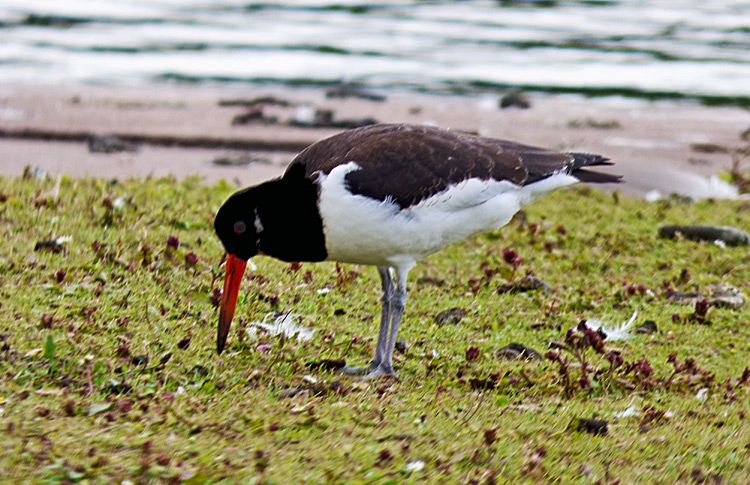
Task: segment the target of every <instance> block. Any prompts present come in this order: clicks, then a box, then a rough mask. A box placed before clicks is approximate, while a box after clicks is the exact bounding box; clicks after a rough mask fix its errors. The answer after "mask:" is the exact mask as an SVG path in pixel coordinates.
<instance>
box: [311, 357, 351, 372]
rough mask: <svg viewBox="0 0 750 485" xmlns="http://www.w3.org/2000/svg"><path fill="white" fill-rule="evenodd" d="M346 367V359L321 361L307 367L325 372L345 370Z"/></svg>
mask: <svg viewBox="0 0 750 485" xmlns="http://www.w3.org/2000/svg"><path fill="white" fill-rule="evenodd" d="M345 366H346V360H344V359H321V360H316V361H313V362H308V363H307V364H305V367H307V368H308V369H320V370H323V371H328V370H338V369H343V368H344V367H345Z"/></svg>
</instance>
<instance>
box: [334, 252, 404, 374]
mask: <svg viewBox="0 0 750 485" xmlns="http://www.w3.org/2000/svg"><path fill="white" fill-rule="evenodd" d="M378 274H379V275H380V283H381V289H382V295H381V297H380V304H381V312H380V330H379V331H378V344H377V347H375V354H374V355H373V357H372V361H371V362H370V365H368V366H365V367H349V366H346V367H344V369H343V370H342V372H344V374H365V373H368V372H372V371H374V370H375V369H377V368H378V367H379V366H380V363H381V362H382V361H383V356H384V355H385V351H386V348H387V347H388V326H389V324H390V315H391V299H392V298H393V294H394V287H393V278H392V277H391V268H389V267H388V266H378Z"/></svg>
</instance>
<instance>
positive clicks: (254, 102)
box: [219, 96, 292, 108]
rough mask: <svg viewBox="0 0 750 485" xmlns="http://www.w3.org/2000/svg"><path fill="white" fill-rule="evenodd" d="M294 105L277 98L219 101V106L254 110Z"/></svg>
mask: <svg viewBox="0 0 750 485" xmlns="http://www.w3.org/2000/svg"><path fill="white" fill-rule="evenodd" d="M291 104H292V103H290V102H289V101H287V100H285V99H280V98H277V97H276V96H260V97H257V98H253V99H224V100H221V101H219V106H243V107H246V108H253V107H256V106H259V105H260V106H281V107H287V106H291Z"/></svg>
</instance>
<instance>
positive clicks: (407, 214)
mask: <svg viewBox="0 0 750 485" xmlns="http://www.w3.org/2000/svg"><path fill="white" fill-rule="evenodd" d="M358 168H359V167H358V166H357V165H356V164H355V163H354V162H350V163H348V164H346V165H341V166H338V167H336V168H335V169H333V170H332V171H331V172H330V174H329V175H328V176H325V175H322V174H321V175H320V178H319V179H318V182H319V184H320V199H319V202H318V203H319V209H320V215H321V218H322V219H323V229H324V233H325V238H326V249H327V251H328V259H329V260H332V261H341V262H345V263H357V264H372V265H377V266H398V265H401V264H409V263H412V264H413V263H414V262H415V261H416V260H418V259H420V258H423V257H424V256H427V255H429V254H432V253H434V252H437V251H439V250H441V249H443V248H445V247H447V246H449V245H451V244H454V243H456V242H459V241H462V240H464V239H466V238H468V237H471V236H474V235H477V234H481V233H484V232H488V231H493V230H496V229H498V228H500V227H502V226H504V225H505V224H507V223H508V222H509V221H510V220H511V218H512V217H513V215H514V214H515V213H516V212H518V210H519V209H520V208H521V207H522V206H524V205H526V204H528V203H529V202H532V201H533V200H535V199H536V198H538V197H540V196H542V195H544V194H546V193H548V192H550V191H552V190H554V189H556V188H558V187H562V186H565V185H570V184H572V183H575V182H577V179H576V178H575V177H572V176H570V175H564V174H558V175H553V176H552V177H549V178H547V179H545V180H542V181H540V182H537V183H534V184H531V185H528V186H524V187H520V186H517V185H514V184H512V183H510V182H507V181H502V182H497V181H493V180H489V181H483V180H479V179H469V180H466V181H464V182H462V183H460V184H458V185H454V186H451V187H449V188H448V189H446V190H444V191H443V192H440V193H439V194H436V195H434V196H432V197H430V198H429V199H426V200H424V201H422V202H421V203H419V204H418V205H415V206H412V207H410V208H408V209H403V210H401V209H400V208H399V206H398V205H396V204H394V203H393V202H391V201H388V200H386V201H384V202H381V201H378V200H374V199H371V198H369V197H366V196H362V195H353V194H351V193H350V192H349V191H348V190H347V188H346V185H345V181H344V176H345V175H346V174H347V173H349V172H350V171H352V170H356V169H358Z"/></svg>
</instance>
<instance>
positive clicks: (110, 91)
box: [0, 86, 750, 196]
mask: <svg viewBox="0 0 750 485" xmlns="http://www.w3.org/2000/svg"><path fill="white" fill-rule="evenodd" d="M385 94H387V95H388V98H387V100H386V101H384V102H378V101H372V100H366V99H359V98H344V99H341V98H333V99H329V98H326V96H325V91H324V90H323V89H310V88H300V89H292V88H280V87H248V86H243V87H239V86H230V87H221V88H219V87H198V86H159V87H152V88H131V89H128V88H114V87H100V86H69V87H67V86H64V87H29V86H0V175H6V176H15V175H20V174H21V173H22V172H23V169H24V167H25V166H27V165H29V166H31V167H34V168H40V169H42V170H45V171H47V172H49V173H51V174H58V173H66V174H71V175H75V176H80V175H86V174H88V175H94V176H100V177H108V178H114V177H120V178H121V177H128V176H147V175H150V174H151V175H154V176H163V175H168V174H172V175H175V176H177V177H184V176H190V175H196V174H197V175H199V176H201V177H203V178H205V179H206V180H207V181H209V182H211V181H216V180H219V179H226V180H228V181H230V182H231V183H234V184H237V185H248V184H251V183H255V182H258V181H261V180H263V179H266V178H269V177H272V176H276V175H278V174H280V173H281V172H282V171H283V170H284V167H285V166H286V164H287V163H288V162H289V160H291V158H292V157H293V156H294V153H295V152H296V151H298V150H299V149H300V148H301V147H304V146H306V145H307V144H309V143H312V142H314V141H316V140H318V139H320V138H323V137H325V136H328V135H331V134H333V133H336V132H338V131H341V128H301V127H293V126H289V125H288V121H289V120H291V119H293V118H294V117H295V116H300V113H302V112H309V111H312V110H314V109H324V110H331V111H332V112H333V116H334V120H345V119H351V120H358V119H363V118H374V119H375V120H377V121H379V122H410V123H429V124H434V125H438V126H442V127H447V128H453V129H459V130H465V131H471V132H478V133H480V134H483V135H490V136H496V137H500V138H507V139H513V140H516V141H519V142H523V143H530V144H535V145H540V146H547V147H551V148H557V149H565V150H577V151H588V152H595V153H600V154H603V155H606V156H608V157H610V158H611V159H612V160H614V161H615V163H616V164H617V165H616V167H613V168H612V169H611V170H610V171H613V172H616V173H620V174H622V175H624V176H625V183H624V184H623V185H622V186H621V188H622V189H623V191H624V192H626V193H629V194H634V195H644V194H646V193H647V192H649V191H651V190H659V191H661V192H662V193H671V192H674V191H676V192H681V193H686V194H687V195H694V196H700V195H703V194H701V193H700V192H701V191H704V190H708V189H710V187H709V184H707V183H706V181H705V178H704V177H707V176H710V175H712V174H716V173H719V172H721V171H725V170H726V169H727V168H728V167H729V166H730V164H731V151H732V150H734V149H737V148H739V147H742V146H743V145H745V144H746V142H742V140H741V139H740V133H741V132H743V131H744V130H746V129H747V128H748V126H750V115H749V114H748V112H747V111H746V110H742V109H740V108H731V107H704V106H700V105H698V104H692V103H684V102H683V103H673V102H653V103H648V102H642V101H634V100H625V99H621V98H593V99H586V98H582V97H578V96H551V95H549V96H548V95H534V94H531V95H530V96H529V98H530V101H531V103H532V106H531V108H530V109H518V108H511V109H499V108H498V99H499V97H500V96H499V95H497V96H488V95H484V96H480V97H467V96H449V95H429V94H414V93H403V92H401V93H399V92H396V93H390V92H388V93H385ZM267 96H272V97H274V98H275V100H276V101H277V102H278V101H284V102H286V103H288V106H281V105H275V104H267V105H266V106H265V107H264V108H263V111H262V113H263V116H264V117H266V118H276V119H277V121H276V122H275V123H270V122H268V120H266V121H257V120H256V121H250V122H248V123H247V124H242V125H232V120H233V119H234V118H235V117H236V116H238V115H241V114H243V113H246V112H248V109H249V108H248V107H243V106H237V105H232V106H222V105H221V103H220V102H221V101H228V100H251V99H256V98H259V97H267ZM92 135H94V136H96V135H99V136H104V135H117V136H119V137H122V138H125V139H128V140H132V141H134V142H136V143H137V145H138V149H137V151H134V152H119V153H94V152H91V151H90V150H89V145H88V142H87V140H88V139H89V138H90V137H91V136H92ZM217 160H218V161H219V162H221V161H227V160H229V161H231V162H233V163H235V164H239V165H221V164H217V163H216V161H217ZM244 162H249V163H246V164H243V163H244ZM696 175H698V176H700V177H696Z"/></svg>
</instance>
